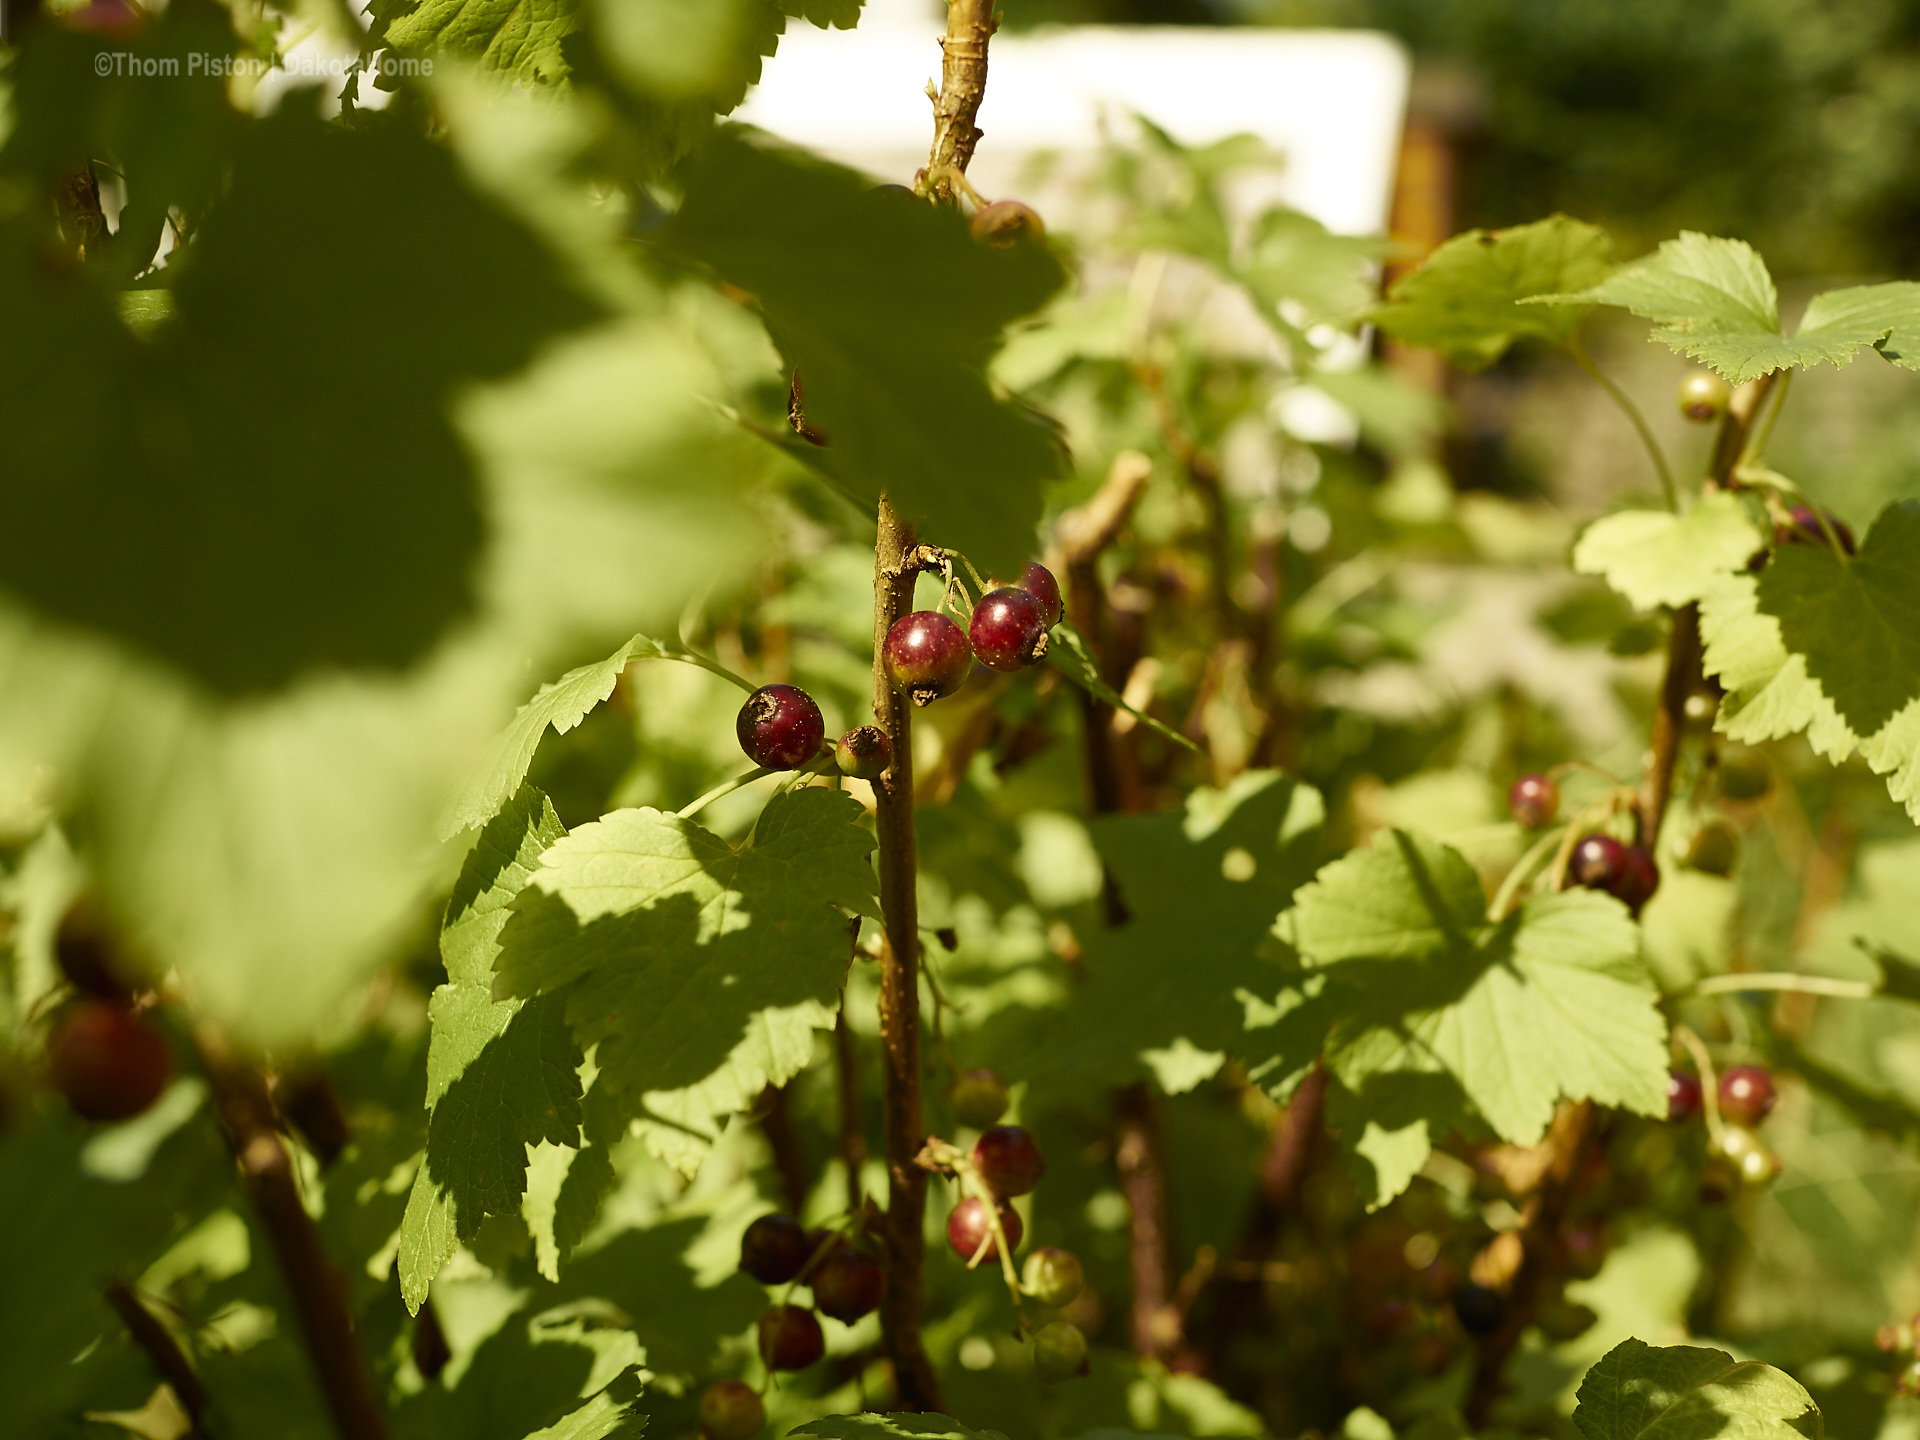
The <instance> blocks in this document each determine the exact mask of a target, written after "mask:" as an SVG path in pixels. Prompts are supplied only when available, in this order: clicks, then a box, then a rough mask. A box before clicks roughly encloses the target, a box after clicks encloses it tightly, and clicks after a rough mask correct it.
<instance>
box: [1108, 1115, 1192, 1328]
mask: <svg viewBox="0 0 1920 1440" xmlns="http://www.w3.org/2000/svg"><path fill="white" fill-rule="evenodd" d="M1115 1109H1116V1110H1117V1112H1118V1118H1119V1122H1120V1123H1119V1137H1118V1140H1117V1143H1116V1144H1115V1145H1114V1156H1113V1158H1114V1164H1115V1166H1116V1167H1117V1168H1118V1169H1119V1171H1120V1193H1121V1194H1122V1195H1123V1196H1125V1197H1126V1201H1127V1217H1128V1225H1127V1252H1128V1262H1127V1271H1128V1274H1129V1275H1130V1276H1131V1277H1132V1280H1133V1307H1132V1310H1131V1311H1130V1313H1129V1317H1128V1332H1129V1334H1130V1336H1131V1338H1132V1341H1133V1352H1134V1354H1136V1355H1139V1356H1142V1357H1143V1358H1146V1359H1150V1360H1161V1361H1164V1360H1165V1359H1166V1358H1167V1357H1168V1356H1169V1355H1171V1354H1172V1353H1173V1351H1174V1350H1175V1348H1176V1347H1177V1346H1178V1345H1179V1343H1180V1311H1179V1309H1178V1308H1177V1306H1176V1305H1175V1303H1174V1289H1175V1281H1174V1274H1175V1270H1174V1258H1173V1219H1172V1215H1173V1212H1172V1205H1171V1202H1170V1199H1169V1196H1168V1194H1167V1188H1168V1187H1167V1157H1166V1147H1165V1144H1164V1143H1163V1142H1162V1140H1161V1136H1160V1115H1159V1109H1158V1107H1157V1106H1156V1105H1155V1104H1154V1100H1153V1092H1152V1091H1151V1090H1149V1089H1148V1088H1147V1085H1146V1083H1145V1082H1144V1081H1136V1082H1135V1083H1134V1084H1132V1085H1129V1086H1127V1087H1126V1088H1125V1089H1123V1090H1121V1091H1120V1093H1119V1095H1118V1096H1117V1097H1116V1100H1115Z"/></svg>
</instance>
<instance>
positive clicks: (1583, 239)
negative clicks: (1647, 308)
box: [1368, 215, 1613, 370]
mask: <svg viewBox="0 0 1920 1440" xmlns="http://www.w3.org/2000/svg"><path fill="white" fill-rule="evenodd" d="M1612 253H1613V246H1612V242H1611V241H1609V240H1608V239H1607V237H1606V234H1605V233H1604V232H1603V231H1601V230H1599V229H1597V228H1596V227H1594V226H1592V225H1587V224H1584V223H1582V222H1581V221H1578V220H1572V219H1569V218H1568V217H1566V216H1565V215H1555V216H1552V217H1550V218H1549V219H1546V220H1540V221H1536V222H1535V223H1533V224H1531V225H1516V226H1514V227H1513V228H1512V229H1510V230H1492V231H1489V230H1469V231H1468V232H1467V233H1466V234H1464V235H1456V236H1454V237H1453V238H1452V239H1451V240H1449V241H1447V242H1446V244H1444V245H1442V246H1441V247H1440V248H1439V249H1437V250H1435V251H1434V252H1433V253H1432V254H1431V255H1429V256H1428V257H1427V258H1426V259H1425V260H1423V261H1421V263H1420V264H1419V265H1418V266H1417V267H1416V268H1415V269H1413V270H1410V271H1408V272H1407V273H1406V274H1405V275H1403V276H1401V277H1400V279H1398V280H1397V281H1395V282H1394V285H1393V289H1392V290H1391V291H1390V292H1388V295H1387V301H1386V303H1385V304H1383V305H1379V306H1376V307H1375V308H1374V309H1373V310H1371V311H1370V312H1368V318H1369V319H1371V320H1373V321H1374V322H1375V323H1377V324H1378V325H1379V326H1380V328H1381V329H1382V330H1384V331H1386V333H1387V334H1389V335H1392V336H1394V337H1395V338H1397V339H1400V340H1404V341H1406V342H1407V343H1408V344H1410V345H1422V346H1425V347H1427V348H1428V349H1432V350H1438V351H1440V352H1441V353H1442V354H1444V355H1445V356H1446V357H1447V358H1448V359H1449V360H1451V361H1452V362H1453V363H1454V364H1456V365H1458V366H1460V367H1461V368H1462V369H1466V370H1483V369H1485V368H1486V367H1487V366H1489V365H1491V364H1492V363H1493V362H1494V361H1495V360H1498V359H1499V358H1500V357H1501V356H1502V355H1504V354H1505V353H1506V352H1507V349H1508V347H1509V346H1511V345H1512V344H1513V343H1514V342H1515V341H1517V340H1525V339H1534V340H1544V341H1546V342H1547V343H1548V344H1550V345H1565V344H1566V343H1567V342H1568V341H1569V340H1571V339H1572V338H1573V332H1574V329H1575V327H1576V326H1578V325H1579V323H1580V320H1581V317H1582V316H1583V315H1585V314H1586V307H1585V306H1584V305H1579V304H1553V305H1522V304H1521V303H1520V302H1521V301H1523V300H1527V299H1530V298H1532V297H1535V296H1546V295H1556V294H1563V293H1564V292H1567V291H1572V290H1584V289H1585V288H1586V287H1587V286H1589V285H1593V284H1595V283H1596V282H1598V281H1600V280H1602V279H1603V278H1604V277H1605V276H1606V275H1607V274H1609V273H1610V272H1611V270H1612V268H1613V259H1612Z"/></svg>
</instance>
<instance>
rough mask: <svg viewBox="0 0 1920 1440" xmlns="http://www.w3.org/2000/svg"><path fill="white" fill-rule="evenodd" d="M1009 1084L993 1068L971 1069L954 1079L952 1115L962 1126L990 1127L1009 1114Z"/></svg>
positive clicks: (977, 1128) (988, 1128) (984, 1128)
mask: <svg viewBox="0 0 1920 1440" xmlns="http://www.w3.org/2000/svg"><path fill="white" fill-rule="evenodd" d="M1008 1098H1009V1097H1008V1095H1007V1087H1006V1086H1005V1085H1004V1084H1002V1083H1001V1081H1000V1077H999V1076H998V1075H996V1074H994V1073H993V1071H991V1070H968V1071H966V1072H965V1073H964V1074H962V1075H961V1077H960V1078H959V1079H958V1080H956V1081H954V1082H953V1114H954V1118H955V1119H956V1120H958V1121H959V1122H960V1123H961V1124H962V1125H970V1126H972V1127H973V1128H974V1129H975V1130H990V1129H992V1128H993V1126H995V1125H997V1124H998V1123H999V1122H1000V1117H1001V1116H1002V1115H1004V1114H1006V1113H1007V1103H1008Z"/></svg>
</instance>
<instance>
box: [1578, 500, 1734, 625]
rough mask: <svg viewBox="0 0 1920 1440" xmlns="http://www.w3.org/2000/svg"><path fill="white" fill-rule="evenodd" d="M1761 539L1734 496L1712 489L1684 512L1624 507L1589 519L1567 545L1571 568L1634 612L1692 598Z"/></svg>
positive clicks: (1680, 603) (1701, 592) (1683, 603)
mask: <svg viewBox="0 0 1920 1440" xmlns="http://www.w3.org/2000/svg"><path fill="white" fill-rule="evenodd" d="M1765 544H1766V537H1765V536H1763V535H1762V534H1761V533H1760V529H1759V527H1758V526H1757V525H1755V524H1754V523H1753V520H1752V519H1751V518H1750V517H1749V515H1748V514H1747V510H1746V507H1745V506H1744V505H1742V504H1741V503H1740V501H1739V499H1738V498H1737V497H1735V496H1733V495H1730V494H1727V493H1726V492H1725V491H1720V490H1716V491H1714V492H1713V493H1712V494H1709V495H1706V496H1704V497H1703V498H1702V499H1701V500H1700V501H1699V502H1698V503H1696V504H1695V505H1694V507H1693V508H1692V509H1691V510H1689V511H1687V513H1686V514H1684V515H1671V514H1668V513H1667V512H1666V511H1664V510H1622V511H1620V512H1619V513H1618V514H1614V515H1609V516H1607V517H1605V518H1604V519H1601V520H1596V521H1594V523H1593V524H1591V525H1589V526H1588V527H1587V529H1586V532H1585V533H1584V534H1582V535H1581V537H1580V541H1579V543H1578V544H1576V545H1575V546H1574V547H1573V568H1574V569H1575V570H1578V571H1579V572H1580V573H1581V574H1583V575H1599V576H1603V577H1604V578H1605V579H1606V582H1607V584H1609V585H1611V586H1612V587H1613V588H1614V589H1615V590H1617V591H1619V592H1620V593H1621V594H1622V595H1624V596H1626V597H1627V599H1628V600H1629V601H1631V602H1632V603H1633V606H1634V608H1635V609H1636V610H1651V609H1653V608H1654V607H1655V606H1656V605H1686V604H1690V603H1691V602H1693V601H1695V600H1698V599H1699V598H1700V597H1701V596H1702V595H1704V594H1705V593H1706V592H1707V589H1708V587H1709V586H1710V585H1711V583H1712V581H1713V580H1714V578H1715V577H1716V576H1719V575H1723V574H1730V573H1732V572H1733V571H1736V570H1742V569H1745V568H1746V564H1747V562H1748V561H1749V560H1751V559H1752V558H1753V557H1754V556H1755V555H1756V554H1758V553H1759V552H1760V551H1761V549H1763V548H1764V547H1765Z"/></svg>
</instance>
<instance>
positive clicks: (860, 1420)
mask: <svg viewBox="0 0 1920 1440" xmlns="http://www.w3.org/2000/svg"><path fill="white" fill-rule="evenodd" d="M787 1433H788V1434H790V1435H818V1436H820V1437H822V1440H987V1437H999V1436H1000V1432H999V1431H998V1430H974V1429H971V1428H969V1427H968V1426H965V1425H962V1424H961V1423H960V1422H959V1421H958V1420H955V1419H953V1418H952V1417H951V1416H947V1415H912V1414H904V1415H823V1416H821V1417H820V1418H819V1419H818V1420H809V1421H808V1422H807V1423H806V1424H804V1425H796V1426H794V1427H793V1429H792V1430H790V1431H788V1432H787Z"/></svg>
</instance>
